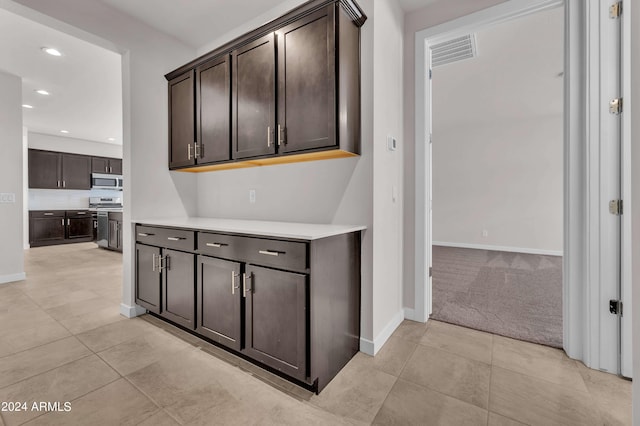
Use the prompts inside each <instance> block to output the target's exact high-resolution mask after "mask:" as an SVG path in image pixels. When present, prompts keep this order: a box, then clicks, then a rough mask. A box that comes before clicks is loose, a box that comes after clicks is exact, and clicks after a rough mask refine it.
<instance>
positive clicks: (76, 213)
mask: <svg viewBox="0 0 640 426" xmlns="http://www.w3.org/2000/svg"><path fill="white" fill-rule="evenodd" d="M66 213H67V217H79V218H83V217H88V218H91V217H92V215H93V212H91V211H89V210H67V212H66Z"/></svg>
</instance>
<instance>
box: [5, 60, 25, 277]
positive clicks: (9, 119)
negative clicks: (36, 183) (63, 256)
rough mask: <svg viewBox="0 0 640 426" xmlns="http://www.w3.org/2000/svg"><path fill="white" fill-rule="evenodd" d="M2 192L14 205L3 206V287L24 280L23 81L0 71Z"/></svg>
mask: <svg viewBox="0 0 640 426" xmlns="http://www.w3.org/2000/svg"><path fill="white" fill-rule="evenodd" d="M0 93H2V96H0V146H2V155H0V193H10V194H13V195H14V197H15V202H13V203H0V235H2V238H0V284H2V283H7V282H12V281H19V280H21V279H24V251H23V245H22V235H23V210H22V196H23V195H22V194H23V187H22V180H23V170H22V158H23V157H22V151H23V148H22V107H21V105H22V79H21V78H20V77H17V76H14V75H10V74H6V73H4V72H0Z"/></svg>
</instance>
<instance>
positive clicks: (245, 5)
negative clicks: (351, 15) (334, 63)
mask: <svg viewBox="0 0 640 426" xmlns="http://www.w3.org/2000/svg"><path fill="white" fill-rule="evenodd" d="M413 1H415V0H413ZM102 2H103V3H106V4H108V5H110V6H112V7H113V8H115V9H118V10H120V11H121V12H123V13H125V14H127V15H131V16H133V17H135V18H136V19H138V20H140V21H142V22H144V23H145V24H147V25H149V26H151V27H153V28H155V29H157V30H158V31H161V32H164V33H166V34H169V35H172V36H173V37H175V38H176V39H178V40H180V41H182V42H183V43H185V44H187V45H190V46H192V47H194V48H196V49H197V48H200V47H202V46H204V45H205V44H206V43H208V42H210V41H212V40H214V39H216V38H217V37H220V36H221V35H223V34H225V33H227V32H229V31H231V30H232V29H234V28H236V27H238V26H240V25H241V24H242V23H244V22H246V21H248V20H250V19H252V18H255V17H257V16H260V15H262V14H263V13H265V12H267V11H268V10H270V9H273V8H274V7H275V6H277V5H278V4H280V3H284V1H283V0H260V1H255V0H233V1H229V0H189V1H186V2H185V1H183V2H176V1H175V0H135V1H131V0H102ZM302 2H303V1H302V0H301V1H300V3H302Z"/></svg>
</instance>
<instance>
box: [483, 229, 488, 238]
mask: <svg viewBox="0 0 640 426" xmlns="http://www.w3.org/2000/svg"><path fill="white" fill-rule="evenodd" d="M482 236H483V237H488V236H489V231H487V230H486V229H483V230H482Z"/></svg>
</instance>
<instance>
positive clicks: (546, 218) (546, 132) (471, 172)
mask: <svg viewBox="0 0 640 426" xmlns="http://www.w3.org/2000/svg"><path fill="white" fill-rule="evenodd" d="M563 34H564V10H563V8H561V7H555V8H551V9H547V10H543V11H538V12H536V13H532V14H527V15H525V16H522V17H518V18H515V19H512V20H509V21H506V22H501V23H498V24H495V25H491V26H488V27H484V28H480V29H478V30H477V31H475V32H473V33H470V34H468V35H467V36H464V37H455V38H453V39H450V40H445V41H441V42H438V43H435V44H433V45H431V46H430V51H431V59H432V73H431V81H430V83H431V88H432V137H431V154H432V155H431V158H432V159H431V182H432V263H431V265H432V292H433V293H432V294H433V300H432V313H431V316H430V318H432V319H436V320H440V321H444V322H449V323H453V324H457V325H462V326H466V327H469V328H474V329H478V330H483V331H488V332H491V333H494V334H500V335H503V336H507V337H512V338H516V339H520V340H526V341H530V342H533V343H541V344H545V345H548V346H553V347H559V348H561V347H562V254H563V187H562V182H563V167H564V161H563V136H564V134H563V106H564V105H563V75H564V45H563V43H561V42H559V41H560V40H562V39H563Z"/></svg>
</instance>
